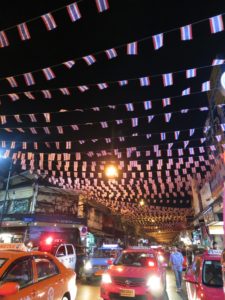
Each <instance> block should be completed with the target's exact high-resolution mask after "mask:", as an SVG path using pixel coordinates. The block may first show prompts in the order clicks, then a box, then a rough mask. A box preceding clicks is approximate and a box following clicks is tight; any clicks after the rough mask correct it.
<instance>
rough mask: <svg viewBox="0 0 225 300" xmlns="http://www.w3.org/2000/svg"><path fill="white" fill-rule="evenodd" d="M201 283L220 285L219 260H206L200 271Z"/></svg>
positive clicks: (213, 285) (221, 284)
mask: <svg viewBox="0 0 225 300" xmlns="http://www.w3.org/2000/svg"><path fill="white" fill-rule="evenodd" d="M202 279H203V283H204V284H205V285H207V286H212V287H222V286H223V280H222V268H221V263H220V261H217V260H206V261H205V262H204V266H203V273H202Z"/></svg>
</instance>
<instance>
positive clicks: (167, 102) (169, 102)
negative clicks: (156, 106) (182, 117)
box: [162, 98, 171, 107]
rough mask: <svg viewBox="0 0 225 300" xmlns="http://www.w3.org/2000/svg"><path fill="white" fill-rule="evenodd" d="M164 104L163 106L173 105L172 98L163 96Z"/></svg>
mask: <svg viewBox="0 0 225 300" xmlns="http://www.w3.org/2000/svg"><path fill="white" fill-rule="evenodd" d="M162 105H163V107H166V106H168V105H171V99H170V98H163V99H162Z"/></svg>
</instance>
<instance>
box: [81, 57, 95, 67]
mask: <svg viewBox="0 0 225 300" xmlns="http://www.w3.org/2000/svg"><path fill="white" fill-rule="evenodd" d="M83 60H84V61H85V62H86V64H87V65H88V66H91V65H93V64H94V63H95V62H96V59H95V57H94V56H93V55H87V56H84V57H83Z"/></svg>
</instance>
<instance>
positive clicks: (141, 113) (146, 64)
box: [0, 0, 225, 206]
mask: <svg viewBox="0 0 225 300" xmlns="http://www.w3.org/2000/svg"><path fill="white" fill-rule="evenodd" d="M70 3H71V2H70V1H62V0H60V1H59V0H55V1H36V0H35V1H34V0H33V1H14V3H13V4H12V3H11V2H10V1H4V3H1V10H0V28H1V30H4V29H6V28H11V29H9V30H6V34H7V37H8V40H9V43H10V45H9V47H5V48H2V49H0V54H1V55H0V66H1V67H0V70H1V72H0V74H1V75H0V78H2V80H0V91H1V92H0V99H1V106H0V112H1V115H11V116H7V123H6V124H4V125H1V126H0V128H2V130H0V141H6V145H7V148H8V147H9V146H10V145H11V142H12V141H16V147H15V150H12V152H11V154H12V153H13V152H16V151H19V150H21V143H20V142H24V141H25V142H27V143H28V144H27V149H26V150H25V151H24V152H26V151H30V152H36V153H38V152H45V153H47V152H58V153H63V152H65V151H66V150H65V143H64V144H63V143H62V144H61V147H60V150H58V149H56V147H55V144H54V143H51V142H56V141H60V142H63V141H73V143H72V149H71V150H69V151H68V150H67V151H66V152H71V153H75V152H77V151H78V152H81V153H84V156H85V155H86V154H87V152H88V151H93V152H95V153H96V152H98V151H100V150H107V149H109V150H110V149H111V150H112V149H117V148H119V149H122V151H123V152H124V151H125V149H126V148H127V147H137V150H140V152H141V157H139V160H140V161H141V164H142V162H143V163H145V162H146V160H147V159H146V157H144V156H142V152H143V150H148V149H151V148H152V147H153V145H156V144H160V145H161V144H162V145H161V146H162V149H167V145H168V143H172V142H174V138H173V132H174V131H176V130H181V135H180V140H179V143H176V145H174V146H173V147H174V148H172V149H174V150H175V149H177V148H183V141H185V140H189V139H190V137H189V132H188V131H187V130H186V129H190V128H202V127H203V126H204V123H205V119H206V117H207V112H200V111H199V110H198V109H196V108H199V107H203V106H207V105H208V100H207V96H206V93H197V94H192V95H190V96H187V97H177V98H174V99H172V104H171V105H170V106H169V107H166V108H163V107H162V103H161V101H160V100H157V101H153V102H152V103H153V108H152V109H151V110H150V111H146V110H144V108H143V101H146V100H154V99H161V98H163V97H172V96H178V95H181V91H182V90H184V89H185V88H187V87H191V91H192V92H199V91H201V83H202V82H204V81H207V80H209V76H210V72H211V69H210V68H203V69H201V70H197V77H196V78H193V79H188V80H187V79H186V78H185V72H180V73H176V74H174V78H173V79H174V85H173V86H171V87H166V88H165V87H164V86H163V84H162V79H161V76H152V75H156V74H163V73H168V72H175V71H178V70H186V69H191V68H194V67H202V66H207V65H211V63H212V60H213V59H214V58H216V57H217V58H221V59H224V58H225V43H224V39H225V31H223V32H221V33H217V34H211V33H210V27H209V21H208V20H207V19H208V18H209V17H212V16H215V15H218V14H222V13H224V12H225V2H224V1H222V0H221V1H219V0H214V1H210V0H208V1H200V0H198V1H196V0H195V1H150V0H109V5H110V9H109V10H107V11H105V12H103V13H98V12H97V9H96V5H95V1H94V0H83V1H80V2H78V6H79V9H80V12H81V15H82V18H81V19H80V20H79V21H77V22H74V23H72V22H71V21H70V19H69V16H68V14H67V11H66V9H65V8H64V9H59V10H58V8H60V7H63V6H66V5H68V4H70ZM54 10H57V11H56V12H53V16H54V18H55V21H56V23H57V25H58V26H57V28H56V29H55V30H53V31H51V32H48V31H47V30H46V28H45V26H44V25H43V21H42V20H41V19H40V18H36V17H40V16H41V15H42V14H45V13H47V12H50V11H54ZM33 18H35V20H33V21H31V22H29V23H27V25H28V28H29V31H30V34H31V39H30V40H28V41H23V42H22V41H21V40H20V38H19V35H18V32H17V29H16V27H15V25H17V24H19V23H21V22H26V21H28V20H31V19H33ZM204 19H206V20H205V21H204V22H200V23H198V24H196V25H194V26H193V40H192V41H186V42H184V41H181V40H180V31H179V27H181V26H184V25H188V24H191V23H194V22H198V21H200V20H204ZM224 21H225V20H224ZM175 28H178V29H177V30H173V29H175ZM167 31H171V32H168V33H166V34H164V46H163V47H162V48H161V49H159V50H157V51H155V50H154V49H153V44H152V39H151V36H152V35H154V34H158V33H161V32H167ZM140 40H143V41H140ZM132 41H140V42H139V43H138V55H136V56H133V55H130V56H128V55H126V44H127V43H128V42H132ZM113 47H114V48H117V47H118V48H117V52H118V57H117V58H115V59H112V60H108V59H107V58H106V55H105V54H104V53H103V51H104V50H105V49H109V48H113ZM95 53H98V54H96V55H95V58H96V63H95V64H93V65H92V66H87V64H86V63H85V62H84V61H83V60H82V59H81V58H82V57H83V56H85V55H89V54H95ZM71 59H75V61H76V64H75V66H74V67H73V68H72V69H70V70H69V69H67V68H66V67H65V66H63V65H62V63H63V62H65V61H68V60H71ZM53 65H57V67H55V68H53V70H54V72H55V75H56V78H55V79H54V80H51V81H46V80H45V79H44V76H43V74H42V72H35V73H33V76H34V78H35V82H36V84H35V85H33V86H31V87H27V86H26V85H25V82H24V80H23V78H22V76H18V77H16V79H17V82H18V87H17V88H11V87H10V85H9V84H8V82H7V81H6V80H5V79H4V78H5V77H8V76H14V75H17V74H24V73H26V72H33V71H35V70H40V69H43V68H46V67H49V66H53ZM147 75H149V76H150V80H151V85H150V86H149V87H140V84H139V82H138V80H136V79H138V78H140V77H144V76H147ZM123 79H135V80H132V81H129V84H128V86H127V87H119V85H118V83H117V81H119V80H123ZM102 82H108V83H109V88H108V89H105V90H102V91H101V90H99V89H98V88H97V87H96V83H102ZM110 83H111V84H110ZM79 85H90V90H89V91H88V92H85V93H81V92H79V91H78V89H77V88H76V87H77V86H79ZM62 87H71V88H70V91H71V95H70V96H63V95H62V94H60V93H59V92H58V91H57V89H59V88H62ZM44 89H47V90H51V92H52V99H45V98H44V97H43V95H42V94H41V92H40V90H44ZM54 90H55V91H54ZM26 91H35V92H34V94H35V98H36V99H35V100H29V99H27V97H26V96H24V95H21V94H19V95H20V99H19V100H17V101H15V102H13V101H12V100H10V99H9V97H8V96H4V94H8V93H23V92H26ZM1 95H2V96H1ZM130 102H132V103H133V102H135V103H136V102H137V103H136V104H134V108H135V109H134V112H127V110H126V108H125V106H124V104H125V103H130ZM108 105H116V106H117V108H116V109H115V110H112V109H108V108H107V106H108ZM103 106H104V107H105V108H101V109H100V112H93V110H91V109H90V108H93V107H103ZM184 108H188V109H192V111H191V112H189V113H187V114H181V113H180V110H181V109H184ZM62 109H64V110H69V111H70V112H65V113H57V112H59V111H60V110H62ZM75 109H84V110H85V111H84V112H74V111H73V110H75ZM177 111H178V113H173V114H172V118H171V121H170V122H169V123H165V121H164V116H163V114H164V113H167V112H177ZM48 112H52V113H53V114H52V115H51V122H50V123H49V124H46V122H45V119H44V117H43V115H41V114H42V113H48ZM15 114H19V115H20V117H21V120H22V123H18V122H16V120H15V118H14V115H15ZM22 114H36V119H37V122H35V123H34V122H31V120H30V118H29V116H28V115H23V116H22ZM157 114H160V116H155V118H154V120H153V121H152V122H151V123H150V124H149V123H147V121H146V118H147V116H148V115H157ZM134 117H138V118H139V124H138V126H137V127H132V126H131V120H130V118H134ZM118 119H123V120H124V124H123V125H121V126H118V125H116V124H115V120H118ZM101 121H108V125H109V127H108V128H107V129H102V128H101V126H100V122H101ZM85 123H94V124H93V125H88V126H87V125H84V124H85ZM74 124H79V126H80V130H79V131H73V130H72V129H71V127H70V125H74ZM82 124H83V125H82ZM67 125H68V126H67ZM44 126H49V128H50V132H51V134H50V135H46V134H45V132H44V131H43V128H41V127H44ZM56 126H64V127H63V134H61V135H60V134H58V131H57V128H56ZM6 127H7V128H11V129H12V132H11V133H9V132H7V131H5V129H3V128H6ZM18 127H19V128H23V130H24V131H25V132H24V133H21V132H19V131H18V130H16V129H15V128H18ZM29 127H38V128H36V130H37V135H34V134H32V133H31V132H30V130H29ZM160 132H170V133H168V134H167V140H166V141H165V142H164V143H162V141H161V140H160V136H159V133H160ZM148 133H151V134H152V138H151V139H149V140H147V139H146V138H145V135H146V134H148ZM132 134H138V137H136V138H135V137H132ZM121 136H123V137H126V141H125V143H123V144H121V143H120V142H119V141H118V137H121ZM107 137H111V138H112V142H111V143H109V144H107V143H106V142H105V140H104V139H103V138H107ZM201 137H203V133H202V129H200V130H198V129H196V132H195V134H194V136H193V137H192V138H193V141H191V142H190V146H192V147H198V146H199V145H200V143H199V138H201ZM91 139H98V141H97V142H95V143H94V142H92V141H91ZM79 140H85V143H84V144H80V143H79V142H78V141H79ZM33 142H37V143H38V145H39V149H38V150H34V147H33ZM46 142H50V147H48V146H47V145H46V144H45V143H46ZM185 151H186V150H185ZM174 153H175V151H174ZM162 156H163V157H162V158H163V159H165V160H166V159H167V157H166V155H165V151H164V152H163V155H162ZM188 156H190V155H189V154H187V153H185V154H184V158H188ZM174 157H175V158H177V153H175V154H174ZM85 159H86V160H89V162H88V163H90V161H91V159H90V158H87V157H86V158H85ZM100 159H101V158H100ZM123 159H124V161H125V162H127V161H128V160H129V159H127V158H126V157H124V158H123ZM134 159H135V158H133V160H134ZM136 159H137V158H136ZM92 160H96V158H95V159H94V158H93V159H92ZM45 163H46V165H47V162H45ZM36 164H37V165H38V162H37V163H36ZM46 168H47V166H46ZM154 172H156V170H154ZM154 174H155V173H154ZM95 176H96V174H95ZM154 176H155V175H154ZM163 176H164V177H166V176H165V175H163ZM155 180H156V181H157V177H155ZM186 192H187V191H185V193H186ZM135 193H138V190H137V189H136V188H135ZM136 195H137V194H136ZM137 197H138V196H137ZM171 197H172V198H173V197H174V196H171ZM182 197H183V196H182ZM178 198H179V196H178ZM183 198H184V199H187V198H190V195H186V194H185V196H184V197H183ZM128 201H130V200H128ZM157 201H158V200H157ZM131 202H132V200H131ZM157 203H158V202H157ZM163 203H164V202H163ZM164 204H165V203H164ZM160 205H162V203H161V204H160ZM189 205H190V202H188V203H186V204H185V203H184V202H183V204H182V205H181V206H189ZM175 206H176V205H175Z"/></svg>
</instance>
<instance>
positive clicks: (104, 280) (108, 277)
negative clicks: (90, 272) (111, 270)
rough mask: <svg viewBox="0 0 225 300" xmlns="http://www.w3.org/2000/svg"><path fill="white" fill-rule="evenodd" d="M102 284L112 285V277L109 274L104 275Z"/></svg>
mask: <svg viewBox="0 0 225 300" xmlns="http://www.w3.org/2000/svg"><path fill="white" fill-rule="evenodd" d="M102 283H112V279H111V276H110V275H109V274H108V273H103V274H102Z"/></svg>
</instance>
